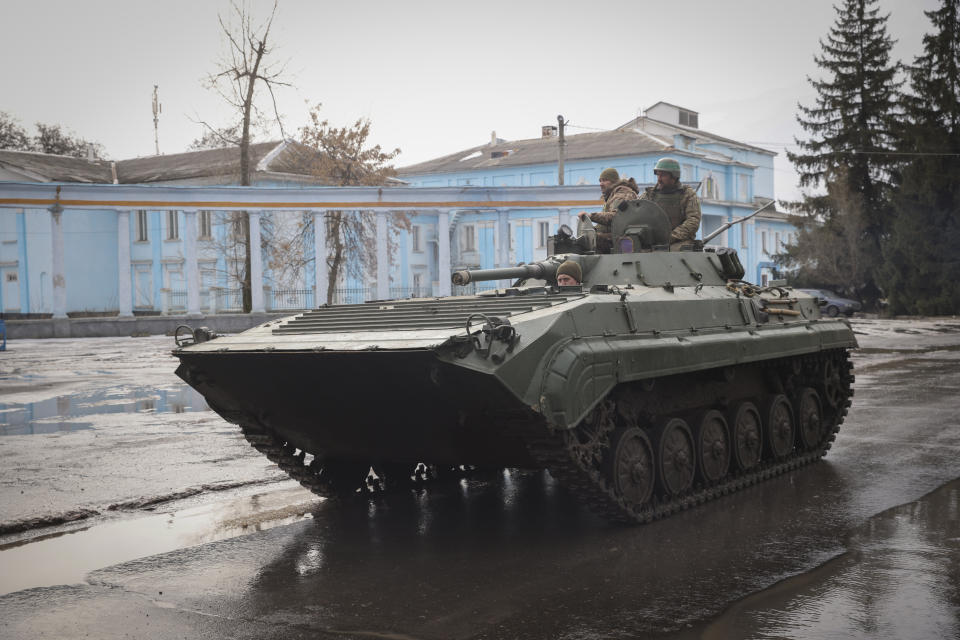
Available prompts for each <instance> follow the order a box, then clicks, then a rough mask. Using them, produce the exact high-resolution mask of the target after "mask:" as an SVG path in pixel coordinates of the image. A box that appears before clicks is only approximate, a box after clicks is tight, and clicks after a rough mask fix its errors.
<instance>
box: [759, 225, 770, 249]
mask: <svg viewBox="0 0 960 640" xmlns="http://www.w3.org/2000/svg"><path fill="white" fill-rule="evenodd" d="M760 249H761V251H763V253H764V255H769V252H768V251H767V232H766V231H761V232H760Z"/></svg>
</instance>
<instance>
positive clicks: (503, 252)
mask: <svg viewBox="0 0 960 640" xmlns="http://www.w3.org/2000/svg"><path fill="white" fill-rule="evenodd" d="M497 216H498V218H497V243H496V244H497V266H498V267H509V266H511V264H510V223H509V219H510V210H509V209H497ZM510 282H511V281H510V280H499V281H497V286H498V287H501V288H503V287H509V286H510Z"/></svg>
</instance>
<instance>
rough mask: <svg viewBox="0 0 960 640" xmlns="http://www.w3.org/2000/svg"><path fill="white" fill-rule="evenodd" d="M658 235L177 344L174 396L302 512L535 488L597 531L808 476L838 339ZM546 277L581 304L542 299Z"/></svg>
mask: <svg viewBox="0 0 960 640" xmlns="http://www.w3.org/2000/svg"><path fill="white" fill-rule="evenodd" d="M669 233H670V226H669V222H668V221H667V220H666V216H665V215H664V214H663V212H662V210H660V209H659V208H658V207H656V205H654V204H652V203H649V202H644V201H639V202H631V203H625V204H624V205H623V206H622V207H621V210H620V212H619V213H618V215H617V216H616V217H615V218H614V224H613V228H612V239H611V244H612V246H613V251H614V253H610V254H605V255H599V254H597V253H595V251H594V248H595V234H594V233H593V232H592V229H591V228H590V227H589V223H587V224H586V225H583V223H582V225H581V228H580V229H578V233H577V235H574V233H573V231H572V230H570V229H569V228H566V227H562V228H561V230H560V233H559V234H558V235H557V236H555V237H554V238H553V239H552V240H551V249H552V251H551V252H550V253H552V254H553V255H551V256H550V257H549V258H547V259H546V260H543V261H541V262H536V263H533V264H526V265H521V266H518V267H512V268H502V269H489V270H478V271H469V270H465V271H458V272H456V273H454V274H453V282H454V284H457V285H468V284H469V283H472V282H478V281H491V280H497V281H506V282H505V283H504V286H502V287H501V288H498V289H495V290H491V291H486V292H483V293H481V294H477V295H462V296H450V297H443V298H423V299H411V300H391V301H386V300H381V301H373V302H368V303H365V304H354V305H343V306H325V307H322V308H319V309H315V310H312V311H308V312H306V313H301V314H299V315H296V316H292V317H289V318H285V319H281V320H274V321H271V322H267V323H266V324H263V325H261V326H259V327H256V328H253V329H250V330H248V331H245V332H243V333H240V334H237V335H233V336H222V337H217V336H215V335H213V334H211V333H210V332H209V331H207V330H204V329H198V330H196V331H193V330H190V331H189V332H187V333H181V334H180V335H179V336H178V338H177V341H178V348H177V349H176V350H175V351H174V354H175V355H176V356H177V357H178V358H179V359H180V361H181V364H180V366H179V368H178V369H177V374H178V375H179V376H180V377H181V378H183V379H184V380H185V381H186V382H187V383H189V384H190V385H191V386H193V387H194V388H195V389H197V390H198V391H199V392H200V393H202V394H203V396H204V397H205V398H206V399H207V402H208V403H209V405H210V407H211V408H213V409H214V410H215V411H216V412H218V413H219V414H220V415H221V416H223V417H224V418H225V419H226V420H228V421H230V422H233V423H236V424H238V425H239V426H240V427H241V429H242V430H243V433H244V435H245V436H246V438H247V440H249V442H250V443H251V444H252V445H253V446H254V447H256V448H257V449H258V450H259V451H261V452H262V453H264V454H265V455H266V456H267V457H268V458H269V459H270V460H272V461H273V462H275V463H277V464H278V465H279V466H280V467H281V468H282V469H283V470H284V471H286V472H287V473H288V474H289V475H290V476H292V477H293V478H295V479H296V480H298V481H299V482H300V483H302V484H303V485H304V486H306V487H308V488H310V489H311V490H313V491H314V492H316V493H319V494H321V495H325V496H343V495H352V494H356V493H360V492H366V491H371V490H389V489H391V488H397V487H401V488H402V487H406V486H409V484H410V483H411V482H413V481H415V480H416V478H417V476H416V475H415V469H417V470H419V472H420V473H421V475H423V476H433V475H439V476H442V475H443V474H444V473H447V472H449V471H451V470H452V469H454V468H461V469H462V468H463V467H464V465H475V466H478V467H517V468H530V469H544V468H545V469H548V470H549V472H550V474H551V475H553V476H554V477H555V478H557V479H558V480H559V481H560V482H561V483H562V484H564V485H566V486H567V487H568V488H569V490H570V491H572V492H573V493H575V494H576V495H577V496H578V497H579V498H580V499H581V500H582V501H583V502H584V503H586V504H587V505H588V506H589V507H590V508H591V509H593V510H595V511H597V512H598V513H600V514H601V515H603V516H605V517H607V518H609V519H611V520H616V521H623V522H649V521H651V520H655V519H657V518H661V517H663V516H665V515H668V514H671V513H673V512H675V511H678V510H681V509H684V508H687V507H690V506H693V505H695V504H699V503H701V502H703V501H705V500H709V499H712V498H715V497H718V496H721V495H724V494H727V493H729V492H732V491H736V490H739V489H741V488H744V487H746V486H748V485H750V484H753V483H755V482H758V481H760V480H764V479H767V478H770V477H772V476H774V475H777V474H780V473H783V472H786V471H788V470H791V469H795V468H797V467H799V466H802V465H805V464H808V463H811V462H813V461H815V460H817V459H819V458H820V457H821V456H823V455H824V454H825V453H826V451H827V449H829V448H830V445H831V443H832V442H833V440H834V438H835V434H836V433H837V430H838V428H839V426H840V423H841V422H842V421H843V418H844V416H845V415H846V413H847V410H848V407H849V406H850V397H851V395H852V393H853V390H852V387H851V384H852V382H853V375H852V367H851V363H850V360H849V357H848V350H849V349H851V348H853V347H856V340H855V338H854V335H853V332H852V331H851V328H850V326H849V324H848V322H847V321H846V320H845V319H828V318H821V316H820V311H819V307H818V304H817V300H816V298H814V297H811V296H808V295H805V294H803V293H801V292H799V291H796V290H793V289H790V288H788V287H785V286H768V287H760V286H756V285H753V284H749V283H747V282H744V281H743V276H744V270H743V267H742V265H741V263H740V261H739V259H738V257H737V254H736V252H735V251H733V250H730V249H725V248H719V249H712V248H707V249H704V248H703V246H702V244H701V243H700V242H695V243H692V244H691V245H690V246H686V247H680V248H679V249H680V250H674V251H670V250H669ZM674 248H675V249H677V247H674ZM566 261H571V262H575V263H577V264H578V265H579V266H580V270H581V272H582V282H581V284H580V285H578V286H564V287H561V286H557V284H556V273H557V269H558V268H559V267H560V265H561V264H563V263H564V262H566ZM514 280H515V281H514ZM511 283H512V284H511ZM371 468H372V469H373V473H370V470H371Z"/></svg>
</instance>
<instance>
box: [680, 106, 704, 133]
mask: <svg viewBox="0 0 960 640" xmlns="http://www.w3.org/2000/svg"><path fill="white" fill-rule="evenodd" d="M697 120H698V116H697V114H695V113H693V112H692V111H684V110H683V109H680V124H681V125H683V126H684V127H693V128H694V129H698V128H700V125H699V123H698V122H697Z"/></svg>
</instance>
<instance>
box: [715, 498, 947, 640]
mask: <svg viewBox="0 0 960 640" xmlns="http://www.w3.org/2000/svg"><path fill="white" fill-rule="evenodd" d="M958 505H960V480H954V481H953V482H951V483H948V484H947V485H945V486H943V487H941V488H940V489H938V490H936V491H934V492H933V493H931V494H928V495H927V496H925V497H924V498H922V499H920V500H918V501H917V502H913V503H909V504H905V505H901V506H899V507H895V508H893V509H890V510H888V511H886V512H884V513H881V514H879V515H877V516H875V517H873V518H872V519H871V520H870V521H868V522H867V523H866V524H865V525H864V526H863V527H861V528H860V530H859V531H857V532H856V534H855V535H854V537H853V539H852V540H851V551H850V552H849V553H846V554H844V555H842V556H840V557H839V558H837V559H836V560H834V561H832V562H828V563H827V564H825V565H823V566H821V567H819V568H818V569H816V570H814V571H812V572H810V573H807V574H802V575H799V576H795V577H793V578H790V579H788V580H785V581H784V582H782V583H779V584H777V585H775V586H773V587H772V588H770V589H768V590H766V591H761V592H758V593H756V594H754V595H752V596H750V597H748V598H746V599H744V600H743V601H741V602H738V603H736V604H735V605H733V606H732V607H731V608H730V609H729V610H728V611H726V612H725V613H724V614H723V615H721V616H720V617H719V618H718V619H716V620H715V621H713V622H712V623H710V624H709V625H707V627H706V628H705V629H704V630H703V631H702V633H700V634H697V635H698V637H700V638H703V639H706V640H713V639H714V638H734V637H735V638H757V639H760V638H764V639H766V638H828V637H831V638H863V639H864V640H866V639H867V638H869V639H871V640H874V639H877V638H880V639H887V638H889V639H890V640H894V639H899V638H957V637H960V616H958V612H960V564H958V562H960V561H958V558H960V506H958Z"/></svg>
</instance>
